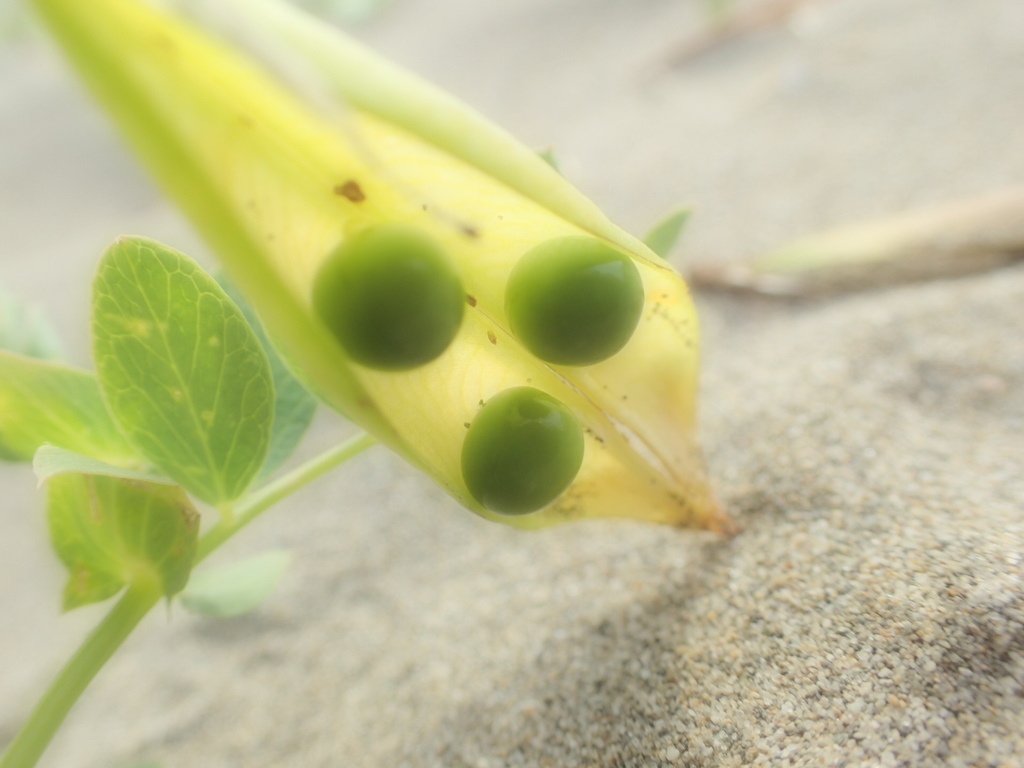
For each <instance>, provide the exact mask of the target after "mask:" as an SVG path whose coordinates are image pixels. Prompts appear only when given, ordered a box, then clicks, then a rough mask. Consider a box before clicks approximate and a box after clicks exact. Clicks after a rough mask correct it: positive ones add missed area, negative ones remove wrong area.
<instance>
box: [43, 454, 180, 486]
mask: <svg viewBox="0 0 1024 768" xmlns="http://www.w3.org/2000/svg"><path fill="white" fill-rule="evenodd" d="M32 470H33V471H34V472H35V473H36V479H37V480H39V484H40V485H42V484H43V483H45V482H46V481H47V480H49V479H50V478H51V477H55V476H56V475H66V474H76V473H77V474H81V475H104V476H105V477H120V478H121V479H123V480H138V481H141V482H146V483H158V484H160V485H174V484H175V483H174V481H173V480H168V479H167V478H166V477H160V475H153V474H149V473H148V472H138V471H136V470H134V469H125V468H124V467H116V466H114V465H113V464H108V463H106V462H104V461H98V460H97V459H93V458H90V457H89V456H82V455H81V454H79V453H74V452H72V451H67V450H65V449H63V448H58V447H57V446H55V445H41V446H40V447H39V450H38V451H36V455H35V457H34V458H33V459H32Z"/></svg>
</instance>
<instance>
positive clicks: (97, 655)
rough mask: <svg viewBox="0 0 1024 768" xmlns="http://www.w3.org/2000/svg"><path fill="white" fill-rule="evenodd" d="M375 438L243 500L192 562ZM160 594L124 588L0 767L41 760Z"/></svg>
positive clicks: (357, 440) (324, 456)
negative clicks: (97, 674)
mask: <svg viewBox="0 0 1024 768" xmlns="http://www.w3.org/2000/svg"><path fill="white" fill-rule="evenodd" d="M375 442H376V440H375V439H374V438H373V437H372V436H370V435H368V434H366V433H365V432H363V433H360V434H358V435H356V436H355V437H353V438H351V439H349V440H347V441H346V442H344V443H341V444H340V445H337V446H335V447H333V448H330V449H329V450H327V451H324V452H323V453H321V454H320V455H319V456H316V457H315V458H313V459H311V460H309V461H308V462H306V463H305V464H302V465H301V466H299V467H296V468H295V469H294V470H292V471H291V472H289V473H287V474H285V475H283V476H282V477H281V478H279V479H278V480H275V481H274V482H272V483H268V484H267V485H265V486H263V487H262V488H260V489H259V490H258V491H255V492H254V493H252V494H251V495H249V496H248V497H247V498H244V499H242V500H241V502H240V503H239V504H238V505H237V506H236V507H235V509H234V512H235V514H234V515H232V516H230V517H226V518H222V519H221V520H220V521H219V522H218V523H217V524H216V525H214V527H213V528H211V529H210V530H209V531H207V532H206V533H205V534H203V537H202V538H201V539H200V540H199V549H198V552H197V553H196V560H195V562H196V563H199V562H200V561H201V560H202V559H203V558H205V557H206V556H207V555H209V554H210V553H211V552H213V551H214V550H216V549H217V547H219V546H220V545H221V544H223V543H224V542H226V541H227V540H228V539H230V538H231V537H232V536H234V535H235V534H236V533H238V531H240V530H241V529H242V528H244V527H245V526H246V525H248V524H249V523H251V522H252V521H253V520H255V519H256V517H258V516H259V515H260V513H261V512H263V511H264V510H266V509H267V508H269V507H271V506H273V505H274V504H276V503H277V502H278V501H280V500H281V499H283V498H284V497H286V496H288V495H289V494H291V493H294V492H295V491H296V490H298V489H299V488H301V487H302V486H304V485H306V484H307V483H309V482H311V481H313V480H315V479H316V478H318V477H320V475H322V474H324V473H325V472H327V471H328V470H330V469H333V468H334V467H336V466H338V465H339V464H341V463H343V462H345V461H347V460H348V459H350V458H352V457H353V456H356V455H357V454H359V453H361V452H362V451H364V450H366V449H367V448H369V447H370V446H371V445H373V444H374V443H375ZM162 596H163V595H162V593H161V591H160V587H159V586H158V585H156V584H154V583H149V582H147V583H145V584H132V585H130V586H129V587H128V590H127V591H126V592H125V593H124V594H123V595H122V596H121V598H120V599H119V600H118V601H117V603H115V605H114V607H113V608H112V609H111V610H110V612H109V613H108V614H107V615H106V616H105V617H104V618H103V620H102V621H101V622H100V623H99V624H98V625H97V626H96V628H95V629H94V630H93V631H92V632H91V633H89V635H88V636H87V637H86V638H85V640H84V641H83V643H82V644H81V645H80V646H79V647H78V650H77V651H75V653H74V655H73V656H72V657H71V658H70V659H68V661H67V663H66V664H65V665H64V667H63V668H62V669H61V671H60V673H59V674H58V675H57V678H56V679H55V680H54V681H53V683H52V684H51V685H50V687H49V689H48V690H47V691H46V693H45V694H43V698H42V699H40V700H39V702H38V703H37V704H36V706H35V708H34V709H33V710H32V712H31V714H29V716H28V720H27V721H26V722H25V725H24V726H22V728H21V730H20V731H18V735H17V736H15V737H14V741H12V742H11V744H10V746H9V747H8V748H7V750H6V751H5V752H4V753H3V755H2V756H0V768H32V766H34V765H35V764H36V763H37V762H38V761H39V758H40V757H41V756H42V754H43V752H44V751H45V750H46V747H47V746H48V745H49V743H50V741H51V739H53V736H54V734H55V733H56V732H57V729H58V728H59V727H60V725H61V723H63V722H64V719H65V718H66V717H67V714H68V712H69V711H70V710H71V707H72V706H73V705H74V703H75V702H76V701H78V698H79V696H81V695H82V692H83V691H84V690H85V689H86V687H87V686H88V685H89V683H90V682H91V681H92V679H93V678H94V677H95V676H96V673H97V672H99V671H100V669H102V667H103V665H104V664H106V662H107V660H108V659H110V657H111V656H112V655H113V654H114V651H116V650H117V649H118V648H119V647H120V646H121V644H122V643H123V642H124V641H125V639H126V638H127V637H128V635H129V634H131V631H132V630H133V629H135V626H136V625H137V624H138V623H139V622H140V621H142V618H143V617H144V616H145V615H146V614H147V613H149V610H150V608H152V607H153V606H154V605H156V603H157V601H159V600H160V598H161V597H162Z"/></svg>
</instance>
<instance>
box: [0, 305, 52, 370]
mask: <svg viewBox="0 0 1024 768" xmlns="http://www.w3.org/2000/svg"><path fill="white" fill-rule="evenodd" d="M0 349H6V350H9V351H11V352H17V353H19V354H22V355H25V356H26V357H37V358H40V359H41V360H60V359H62V358H63V357H64V345H63V344H61V341H60V337H59V336H58V335H57V331H56V330H55V329H54V327H53V325H52V323H50V319H49V318H48V317H47V316H46V315H45V314H44V313H43V311H42V309H40V308H39V307H37V306H35V305H32V304H25V303H23V302H21V301H18V300H17V299H15V298H14V297H12V296H8V295H7V294H5V293H3V292H0Z"/></svg>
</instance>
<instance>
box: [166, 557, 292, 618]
mask: <svg viewBox="0 0 1024 768" xmlns="http://www.w3.org/2000/svg"><path fill="white" fill-rule="evenodd" d="M291 559H292V556H291V553H290V552H285V551H281V550H277V551H273V552H264V553H263V554H260V555H256V556H255V557H250V558H247V559H245V560H242V561H240V562H237V563H231V564H230V565H225V566H221V567H220V568H211V569H208V570H204V571H200V572H199V573H195V574H193V575H192V579H191V581H189V584H188V587H187V588H186V589H185V591H184V592H182V593H181V604H182V605H183V606H185V608H187V609H188V610H190V611H192V612H193V613H199V614H202V615H204V616H217V617H219V618H227V617H230V616H241V615H242V614H244V613H249V612H250V611H253V610H255V609H256V608H258V607H259V606H260V605H261V604H262V603H263V601H264V600H266V599H267V598H268V597H269V596H270V594H271V593H272V592H273V591H274V589H275V588H276V587H277V585H278V582H280V581H281V577H282V576H284V573H285V570H287V568H288V565H289V564H290V563H291Z"/></svg>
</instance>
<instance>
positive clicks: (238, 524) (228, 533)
mask: <svg viewBox="0 0 1024 768" xmlns="http://www.w3.org/2000/svg"><path fill="white" fill-rule="evenodd" d="M375 442H376V440H375V439H374V437H373V436H372V435H369V434H367V433H366V432H361V433H359V434H358V435H356V436H355V437H353V438H351V439H349V440H346V441H345V442H344V443H341V444H340V445H336V446H334V447H333V448H331V449H329V450H327V451H324V452H323V453H321V454H320V455H319V456H317V457H315V458H313V459H310V460H309V461H307V462H306V463H305V464H303V465H301V466H299V467H296V468H295V469H293V470H292V471H291V472H289V473H288V474H286V475H283V476H282V477H280V478H279V479H277V480H275V481H274V482H272V483H268V484H267V485H265V486H263V487H262V488H260V489H259V490H258V491H256V492H255V493H253V494H251V495H250V496H248V497H247V498H245V499H243V500H242V501H241V503H239V504H238V505H237V506H236V507H235V510H234V515H232V516H231V517H230V518H222V519H221V520H220V521H219V522H218V523H217V524H216V525H215V526H213V528H211V529H210V530H209V531H207V532H206V533H204V534H203V537H202V538H201V539H200V540H199V552H198V553H197V554H196V563H199V562H200V561H202V560H203V558H205V557H206V556H207V555H209V554H210V553H211V552H213V551H214V550H215V549H217V547H219V546H220V545H221V544H223V543H224V542H225V541H227V540H228V539H230V538H231V537H232V536H234V535H235V533H237V532H238V531H239V530H240V529H242V528H244V527H245V526H247V525H248V524H249V523H251V522H252V521H253V520H255V519H256V517H258V516H259V514H260V513H261V512H263V511H264V510H265V509H267V508H269V507H272V506H273V505H274V504H276V503H277V502H279V501H280V500H281V499H283V498H285V497H286V496H289V495H290V494H292V493H294V492H295V491H297V490H298V489H299V488H301V487H302V486H304V485H306V484H307V483H309V482H311V481H313V480H315V479H316V478H318V477H320V475H322V474H324V472H327V471H328V470H331V469H334V467H336V466H338V465H339V464H342V463H344V462H345V461H348V460H349V459H351V458H352V457H353V456H356V455H357V454H359V453H361V452H363V451H365V450H366V449H367V448H369V447H370V446H371V445H373V444H374V443H375ZM0 768H4V766H2V765H0Z"/></svg>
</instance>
